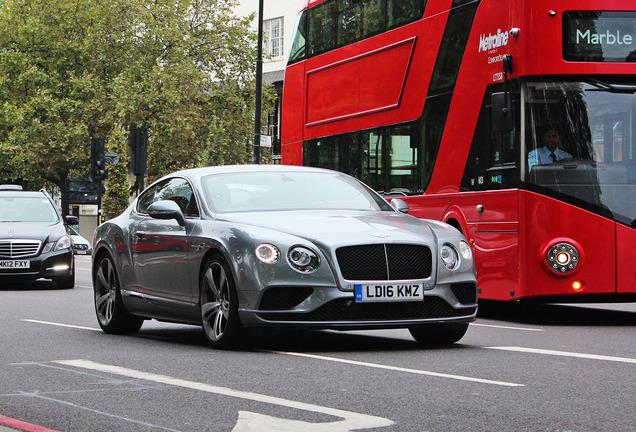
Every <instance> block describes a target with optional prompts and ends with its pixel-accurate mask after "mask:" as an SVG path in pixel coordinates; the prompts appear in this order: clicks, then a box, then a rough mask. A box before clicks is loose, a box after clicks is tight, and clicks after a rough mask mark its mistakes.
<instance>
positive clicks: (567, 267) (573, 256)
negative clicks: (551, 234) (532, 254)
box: [546, 242, 581, 274]
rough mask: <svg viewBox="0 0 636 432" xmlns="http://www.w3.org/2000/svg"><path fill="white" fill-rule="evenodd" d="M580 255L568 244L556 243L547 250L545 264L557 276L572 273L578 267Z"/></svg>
mask: <svg viewBox="0 0 636 432" xmlns="http://www.w3.org/2000/svg"><path fill="white" fill-rule="evenodd" d="M580 257H581V255H580V253H579V251H578V249H577V248H576V246H574V245H572V244H570V243H565V242H563V243H556V244H554V245H552V246H551V247H550V249H548V251H547V253H546V262H547V264H548V267H550V269H551V270H552V271H553V272H555V273H559V274H566V273H570V272H572V271H574V270H575V269H576V267H577V266H578V265H579V259H580Z"/></svg>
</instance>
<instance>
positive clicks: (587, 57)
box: [563, 11, 636, 63]
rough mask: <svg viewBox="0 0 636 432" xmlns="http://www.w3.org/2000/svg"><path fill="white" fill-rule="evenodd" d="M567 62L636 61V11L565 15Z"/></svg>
mask: <svg viewBox="0 0 636 432" xmlns="http://www.w3.org/2000/svg"><path fill="white" fill-rule="evenodd" d="M563 59H564V60H566V61H581V62H607V63H612V62H614V63H616V62H620V63H625V62H636V12H614V11H612V12H608V11H568V12H564V13H563Z"/></svg>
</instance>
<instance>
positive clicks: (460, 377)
mask: <svg viewBox="0 0 636 432" xmlns="http://www.w3.org/2000/svg"><path fill="white" fill-rule="evenodd" d="M269 352H273V353H275V354H282V355H288V356H296V357H305V358H311V359H315V360H326V361H331V362H336V363H345V364H350V365H355V366H364V367H370V368H376V369H386V370H391V371H396V372H406V373H412V374H416V375H428V376H434V377H438V378H450V379H455V380H460V381H471V382H478V383H482V384H493V385H499V386H505V387H525V384H517V383H511V382H505V381H495V380H489V379H483V378H473V377H468V376H463V375H451V374H445V373H439V372H430V371H424V370H419V369H407V368H402V367H397V366H387V365H381V364H377V363H367V362H361V361H356V360H346V359H341V358H337V357H327V356H321V355H315V354H305V353H297V352H287V351H269Z"/></svg>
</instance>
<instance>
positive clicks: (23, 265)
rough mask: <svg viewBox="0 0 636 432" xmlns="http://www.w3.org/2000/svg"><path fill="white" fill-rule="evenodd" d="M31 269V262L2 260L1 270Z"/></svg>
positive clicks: (0, 263)
mask: <svg viewBox="0 0 636 432" xmlns="http://www.w3.org/2000/svg"><path fill="white" fill-rule="evenodd" d="M30 267H31V261H29V260H0V268H2V269H12V268H18V269H28V268H30Z"/></svg>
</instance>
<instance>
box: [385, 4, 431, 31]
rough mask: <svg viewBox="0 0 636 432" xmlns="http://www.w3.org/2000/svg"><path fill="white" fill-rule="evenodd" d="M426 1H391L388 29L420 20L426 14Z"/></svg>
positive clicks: (388, 8) (388, 13) (388, 11)
mask: <svg viewBox="0 0 636 432" xmlns="http://www.w3.org/2000/svg"><path fill="white" fill-rule="evenodd" d="M425 5H426V1H422V0H389V2H388V5H387V19H388V23H387V26H388V28H390V29H392V28H395V27H399V26H401V25H404V24H407V23H409V22H412V21H415V20H417V19H420V18H421V17H422V15H423V14H424V7H425Z"/></svg>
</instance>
